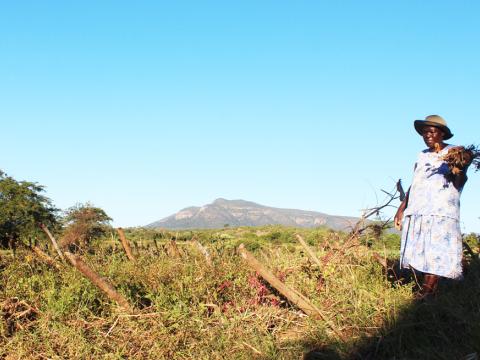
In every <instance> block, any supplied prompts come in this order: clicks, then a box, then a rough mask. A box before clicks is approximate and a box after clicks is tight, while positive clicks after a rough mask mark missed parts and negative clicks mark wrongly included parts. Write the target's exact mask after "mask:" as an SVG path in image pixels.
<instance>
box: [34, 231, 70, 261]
mask: <svg viewBox="0 0 480 360" xmlns="http://www.w3.org/2000/svg"><path fill="white" fill-rule="evenodd" d="M40 228H41V229H42V230H43V232H44V233H45V234H47V237H48V238H49V239H50V241H51V242H52V244H53V247H54V248H55V250H56V251H57V253H58V255H59V256H60V258H61V259H62V261H65V257H64V256H63V253H62V250H60V247H59V246H58V243H57V240H55V238H54V237H53V235H52V233H51V232H50V230H48V228H47V227H46V226H45V225H44V224H40Z"/></svg>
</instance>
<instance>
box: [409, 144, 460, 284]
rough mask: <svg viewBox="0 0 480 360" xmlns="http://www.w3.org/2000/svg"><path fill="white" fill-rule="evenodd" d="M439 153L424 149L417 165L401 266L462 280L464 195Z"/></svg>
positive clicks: (411, 188) (411, 189) (443, 153)
mask: <svg viewBox="0 0 480 360" xmlns="http://www.w3.org/2000/svg"><path fill="white" fill-rule="evenodd" d="M451 147H452V145H447V146H446V147H445V148H444V149H443V150H442V151H440V152H439V153H435V152H431V151H429V150H428V149H427V150H423V151H422V152H421V153H420V154H419V156H418V160H417V162H416V164H415V171H414V175H413V182H412V186H411V187H410V195H409V200H408V205H407V208H406V209H405V212H404V221H403V233H402V243H401V248H400V264H401V266H402V267H409V266H411V267H413V268H414V269H416V270H419V271H421V272H425V273H429V274H435V275H440V276H444V277H447V278H452V279H458V278H461V277H462V263H461V262H462V235H461V232H460V224H459V219H460V195H461V190H462V189H460V190H457V189H456V188H455V187H454V186H453V183H452V182H451V181H448V180H447V178H446V177H445V175H446V174H448V173H449V168H448V166H447V164H446V163H445V162H444V161H443V160H442V159H441V157H442V156H443V155H445V154H446V153H447V152H448V149H449V148H451Z"/></svg>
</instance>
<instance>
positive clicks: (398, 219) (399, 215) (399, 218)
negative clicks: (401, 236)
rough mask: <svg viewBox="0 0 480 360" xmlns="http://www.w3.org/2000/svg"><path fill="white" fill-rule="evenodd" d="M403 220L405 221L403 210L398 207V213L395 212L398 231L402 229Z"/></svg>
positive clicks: (394, 220) (395, 223)
mask: <svg viewBox="0 0 480 360" xmlns="http://www.w3.org/2000/svg"><path fill="white" fill-rule="evenodd" d="M402 221H403V210H400V209H398V211H397V213H396V214H395V218H394V219H393V223H394V225H395V229H397V230H398V231H401V230H402Z"/></svg>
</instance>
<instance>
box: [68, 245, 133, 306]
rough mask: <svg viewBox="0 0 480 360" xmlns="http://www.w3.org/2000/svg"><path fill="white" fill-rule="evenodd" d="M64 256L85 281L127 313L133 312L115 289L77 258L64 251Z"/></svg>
mask: <svg viewBox="0 0 480 360" xmlns="http://www.w3.org/2000/svg"><path fill="white" fill-rule="evenodd" d="M65 256H66V257H67V259H68V261H70V263H71V264H72V265H73V266H74V267H75V268H76V269H77V270H78V271H80V272H81V273H82V274H83V275H84V276H85V277H86V278H87V279H89V280H90V281H91V282H92V283H93V284H94V285H95V286H96V287H97V288H99V289H100V290H102V291H103V292H104V293H105V295H107V296H108V297H109V298H110V299H111V300H113V301H115V302H116V303H117V304H118V305H119V306H120V307H122V308H123V309H124V310H126V311H127V312H129V313H132V312H133V308H132V307H131V306H130V304H129V303H128V301H127V299H125V298H124V297H123V296H122V295H120V294H119V293H118V292H117V291H116V290H115V288H114V287H113V286H112V285H110V284H109V283H108V282H107V281H105V280H104V279H103V278H102V277H101V276H100V275H98V274H97V273H96V272H95V271H93V270H92V269H90V268H89V267H88V265H87V264H85V263H84V262H83V260H82V259H81V258H80V257H79V256H76V255H74V254H72V253H71V252H68V251H65Z"/></svg>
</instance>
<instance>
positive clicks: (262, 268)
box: [238, 244, 343, 339]
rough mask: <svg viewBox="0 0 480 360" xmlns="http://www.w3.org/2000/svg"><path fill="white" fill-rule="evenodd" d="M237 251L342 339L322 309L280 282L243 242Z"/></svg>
mask: <svg viewBox="0 0 480 360" xmlns="http://www.w3.org/2000/svg"><path fill="white" fill-rule="evenodd" d="M238 252H239V253H240V256H241V257H242V258H243V259H244V260H245V262H246V263H247V264H248V265H249V266H250V267H251V268H252V269H253V270H255V271H256V272H257V273H258V274H259V275H260V276H261V277H262V278H264V279H265V280H266V281H267V282H268V283H269V284H270V285H271V286H273V287H274V288H275V289H277V291H278V292H279V293H280V294H282V295H283V296H284V297H285V298H287V300H288V301H290V302H291V303H292V304H294V305H296V306H297V307H298V308H299V309H300V310H302V311H303V312H304V313H305V314H307V315H309V316H312V317H314V318H317V319H318V318H319V319H322V320H323V321H325V323H326V324H327V325H328V327H329V328H330V329H331V330H332V331H333V332H334V333H335V334H336V335H337V336H338V337H340V338H342V339H343V336H342V334H341V333H340V332H339V331H338V330H337V328H336V327H335V325H334V324H333V323H332V322H331V321H330V320H328V319H327V317H326V316H325V315H324V314H323V313H322V311H321V310H320V309H319V308H317V307H316V306H315V305H313V304H312V303H311V302H310V300H308V299H307V298H306V297H305V296H304V295H302V294H301V293H300V292H298V291H296V290H294V289H290V288H289V287H288V286H287V285H285V284H284V283H283V282H281V281H280V280H279V279H278V278H277V277H276V276H275V275H273V274H272V273H271V272H270V270H268V269H267V268H266V267H265V266H263V265H262V263H260V262H259V261H258V260H257V259H255V257H254V256H253V255H252V254H251V253H250V252H249V251H248V250H247V249H245V245H244V244H240V246H239V247H238Z"/></svg>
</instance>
